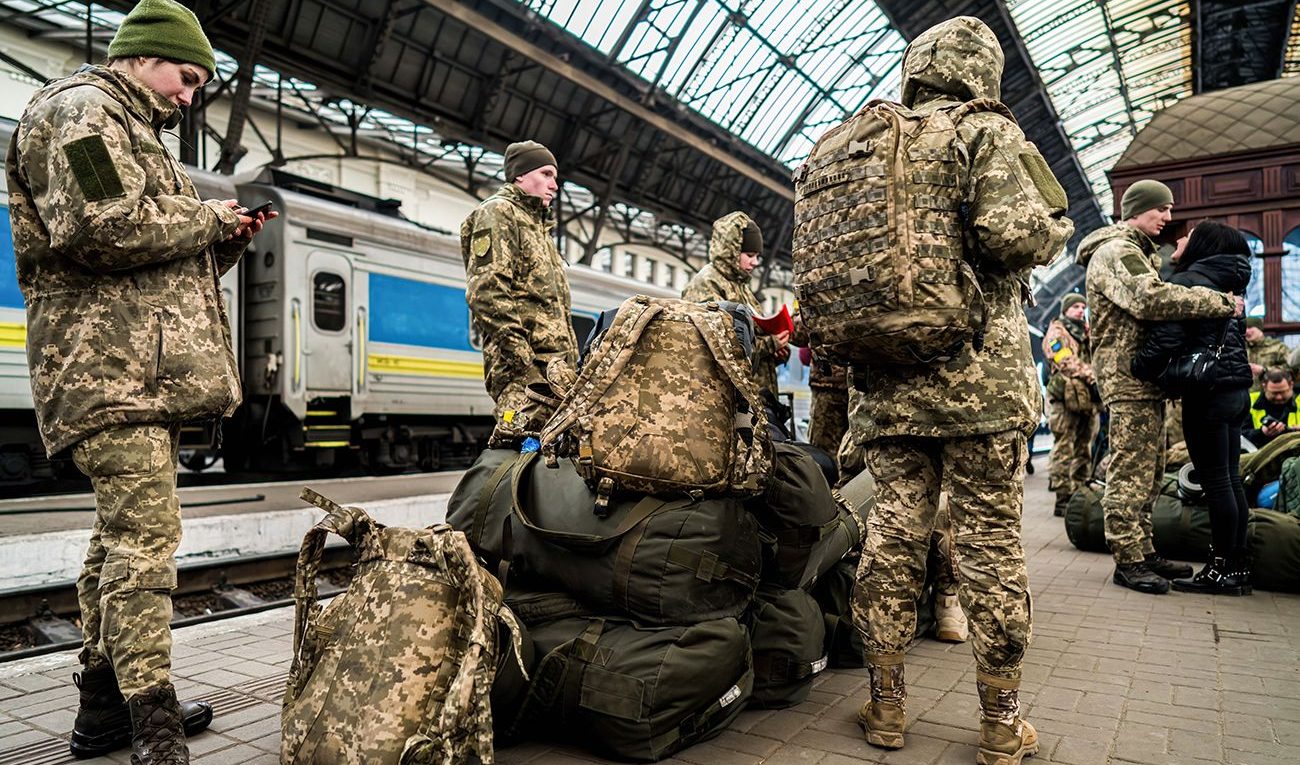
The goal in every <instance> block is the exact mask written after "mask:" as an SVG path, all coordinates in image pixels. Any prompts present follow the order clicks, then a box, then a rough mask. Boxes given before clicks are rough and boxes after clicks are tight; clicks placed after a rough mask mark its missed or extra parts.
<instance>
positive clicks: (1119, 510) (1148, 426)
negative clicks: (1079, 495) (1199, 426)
mask: <svg viewBox="0 0 1300 765" xmlns="http://www.w3.org/2000/svg"><path fill="white" fill-rule="evenodd" d="M1164 475H1165V402H1163V401H1116V402H1114V403H1112V404H1111V405H1110V466H1109V467H1107V468H1106V492H1105V494H1103V495H1102V497H1101V509H1102V512H1103V513H1105V518H1106V520H1105V527H1106V544H1108V545H1110V551H1111V554H1112V555H1114V556H1115V562H1116V563H1137V562H1138V561H1140V560H1142V559H1143V558H1144V557H1146V556H1147V555H1149V554H1151V553H1153V552H1155V549H1156V548H1155V547H1154V545H1152V542H1151V506H1152V505H1153V504H1154V503H1155V501H1156V497H1159V496H1160V484H1161V482H1162V481H1163V479H1164Z"/></svg>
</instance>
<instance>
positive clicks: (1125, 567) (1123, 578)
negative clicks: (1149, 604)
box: [1111, 561, 1169, 595]
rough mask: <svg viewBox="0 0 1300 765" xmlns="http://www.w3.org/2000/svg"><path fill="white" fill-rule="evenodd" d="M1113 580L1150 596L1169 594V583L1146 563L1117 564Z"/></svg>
mask: <svg viewBox="0 0 1300 765" xmlns="http://www.w3.org/2000/svg"><path fill="white" fill-rule="evenodd" d="M1111 579H1112V581H1114V582H1115V584H1118V585H1119V586H1121V587H1127V588H1129V589H1130V590H1136V591H1138V592H1145V593H1147V594H1149V595H1164V594H1165V593H1166V592H1169V581H1168V580H1167V579H1165V578H1164V577H1162V576H1159V575H1158V574H1156V573H1154V572H1152V571H1151V569H1150V568H1147V564H1146V562H1145V561H1138V562H1137V563H1119V564H1116V566H1115V574H1114V576H1112V577H1111Z"/></svg>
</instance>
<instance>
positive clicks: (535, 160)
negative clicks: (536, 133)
mask: <svg viewBox="0 0 1300 765" xmlns="http://www.w3.org/2000/svg"><path fill="white" fill-rule="evenodd" d="M547 165H554V166H555V167H556V168H557V169H558V168H559V165H558V164H556V162H555V155H554V154H552V153H551V150H550V149H548V148H546V147H545V146H543V145H541V144H540V143H538V142H536V141H519V142H517V143H512V144H510V145H509V146H507V147H506V181H513V180H514V179H516V178H518V177H519V176H521V175H527V174H529V173H531V172H532V171H534V170H536V169H537V168H539V167H546V166H547Z"/></svg>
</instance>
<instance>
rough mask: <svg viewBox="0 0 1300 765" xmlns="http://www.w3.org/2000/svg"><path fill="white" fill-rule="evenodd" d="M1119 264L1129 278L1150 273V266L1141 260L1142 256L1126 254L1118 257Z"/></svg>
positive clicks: (1131, 253)
mask: <svg viewBox="0 0 1300 765" xmlns="http://www.w3.org/2000/svg"><path fill="white" fill-rule="evenodd" d="M1119 262H1120V264H1121V265H1123V266H1124V270H1125V271H1128V272H1129V275H1130V276H1147V275H1149V274H1150V273H1151V264H1150V263H1147V262H1146V261H1144V260H1143V259H1142V256H1140V255H1138V254H1136V253H1133V252H1127V253H1125V254H1124V255H1123V256H1121V257H1120V259H1119Z"/></svg>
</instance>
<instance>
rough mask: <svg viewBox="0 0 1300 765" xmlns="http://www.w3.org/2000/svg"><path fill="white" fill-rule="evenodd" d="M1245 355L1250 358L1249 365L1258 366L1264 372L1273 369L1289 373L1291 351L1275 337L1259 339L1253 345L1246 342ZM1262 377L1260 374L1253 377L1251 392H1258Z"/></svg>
mask: <svg viewBox="0 0 1300 765" xmlns="http://www.w3.org/2000/svg"><path fill="white" fill-rule="evenodd" d="M1246 355H1247V356H1248V357H1249V358H1250V363H1252V364H1259V365H1260V366H1261V367H1263V368H1264V369H1265V371H1267V370H1269V369H1273V368H1278V369H1285V370H1288V371H1291V367H1290V363H1291V362H1290V357H1291V349H1290V348H1288V347H1286V343H1284V342H1282V341H1281V340H1278V339H1277V338H1276V337H1261V338H1260V339H1258V340H1256V341H1255V342H1253V343H1251V342H1247V343H1246ZM1292 374H1294V372H1292ZM1262 375H1263V373H1262V372H1261V373H1260V374H1259V375H1256V376H1255V381H1254V383H1252V385H1251V387H1250V389H1251V390H1259V381H1260V377H1261V376H1262Z"/></svg>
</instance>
